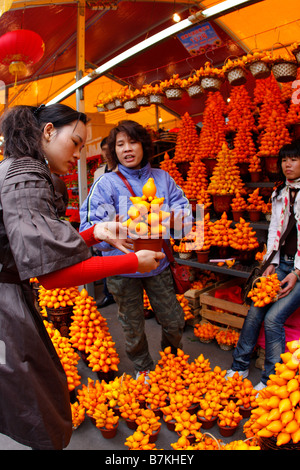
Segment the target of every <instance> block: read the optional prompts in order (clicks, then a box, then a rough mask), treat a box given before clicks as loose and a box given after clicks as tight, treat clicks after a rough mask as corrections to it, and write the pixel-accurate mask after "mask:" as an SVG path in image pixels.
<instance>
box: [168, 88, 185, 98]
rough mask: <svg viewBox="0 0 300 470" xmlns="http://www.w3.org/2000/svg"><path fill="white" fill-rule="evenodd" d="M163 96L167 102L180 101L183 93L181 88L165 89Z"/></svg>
mask: <svg viewBox="0 0 300 470" xmlns="http://www.w3.org/2000/svg"><path fill="white" fill-rule="evenodd" d="M165 94H166V97H167V99H168V100H180V99H181V97H182V94H183V91H182V89H181V88H166V90H165Z"/></svg>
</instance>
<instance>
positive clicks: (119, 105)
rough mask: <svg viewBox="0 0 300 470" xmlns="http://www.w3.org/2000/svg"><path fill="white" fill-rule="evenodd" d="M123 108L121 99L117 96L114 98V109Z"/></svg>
mask: <svg viewBox="0 0 300 470" xmlns="http://www.w3.org/2000/svg"><path fill="white" fill-rule="evenodd" d="M120 108H123V105H122V101H121V100H120V99H119V98H116V99H115V109H120Z"/></svg>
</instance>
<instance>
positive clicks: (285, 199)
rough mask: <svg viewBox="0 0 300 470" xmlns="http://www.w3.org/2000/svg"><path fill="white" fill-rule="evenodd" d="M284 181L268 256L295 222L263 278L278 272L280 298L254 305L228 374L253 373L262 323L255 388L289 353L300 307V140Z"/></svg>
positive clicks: (275, 198)
mask: <svg viewBox="0 0 300 470" xmlns="http://www.w3.org/2000/svg"><path fill="white" fill-rule="evenodd" d="M278 163H279V166H280V169H281V171H282V179H281V181H284V182H283V183H282V184H280V186H278V187H277V189H276V190H275V191H274V192H273V194H272V217H271V222H270V225H269V231H268V243H267V253H266V255H265V259H267V258H268V256H269V255H270V254H271V252H272V251H273V250H278V247H279V241H280V238H281V236H282V235H283V234H284V231H285V229H286V228H287V226H288V223H289V220H290V219H292V222H293V228H292V230H291V232H290V233H289V235H288V236H287V239H286V240H285V242H284V244H283V245H282V247H281V248H280V250H279V251H278V253H277V254H276V255H275V258H274V259H273V260H272V264H271V265H270V266H269V267H268V268H267V269H266V270H265V272H264V273H263V276H268V275H269V274H273V273H275V272H276V273H277V275H278V278H279V280H280V281H281V292H280V295H279V299H278V300H277V301H276V302H274V303H270V304H268V305H266V306H265V307H254V305H253V303H252V304H251V307H250V309H249V312H248V314H247V317H246V319H245V322H244V325H243V328H242V331H241V334H240V337H239V341H238V344H237V347H236V348H235V350H234V352H233V363H232V366H231V369H230V370H228V371H227V376H228V377H231V376H232V375H233V374H234V373H235V372H236V371H238V372H239V374H240V375H242V376H243V377H247V376H248V374H249V365H250V360H251V355H252V353H253V351H254V348H255V346H256V344H257V340H258V336H259V333H260V329H261V327H262V324H264V331H265V363H264V370H263V372H262V376H261V381H260V382H259V383H258V384H257V385H256V386H255V387H254V388H255V389H256V390H258V391H259V390H261V389H263V388H265V387H266V384H267V381H268V377H269V375H270V374H274V371H275V364H276V363H277V362H280V360H281V359H280V355H281V354H282V353H284V351H285V330H284V324H285V322H286V320H287V319H288V318H289V316H290V315H292V314H293V313H294V312H295V310H296V309H297V308H298V307H299V305H300V282H299V281H300V236H299V226H300V225H299V224H300V192H299V189H300V141H299V140H297V141H295V142H294V143H292V144H288V145H285V146H284V147H282V148H281V150H280V152H279V160H278Z"/></svg>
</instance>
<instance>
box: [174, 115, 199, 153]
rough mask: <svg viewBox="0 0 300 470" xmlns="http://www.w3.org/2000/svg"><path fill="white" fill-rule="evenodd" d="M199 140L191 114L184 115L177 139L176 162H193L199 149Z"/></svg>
mask: <svg viewBox="0 0 300 470" xmlns="http://www.w3.org/2000/svg"><path fill="white" fill-rule="evenodd" d="M198 144H199V138H198V135H197V131H196V127H195V123H194V121H193V120H192V118H191V117H190V115H189V113H184V115H183V116H182V118H181V122H180V127H179V131H178V134H177V139H176V146H175V153H174V162H192V161H194V159H195V155H196V152H197V149H198Z"/></svg>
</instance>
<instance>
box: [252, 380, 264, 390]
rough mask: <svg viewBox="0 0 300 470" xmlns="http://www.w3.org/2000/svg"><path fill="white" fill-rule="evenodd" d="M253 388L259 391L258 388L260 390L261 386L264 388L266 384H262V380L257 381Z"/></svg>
mask: <svg viewBox="0 0 300 470" xmlns="http://www.w3.org/2000/svg"><path fill="white" fill-rule="evenodd" d="M253 388H254V390H256V391H257V392H259V391H260V390H262V389H263V388H266V384H264V383H263V382H259V383H258V384H257V385H255V387H253Z"/></svg>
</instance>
